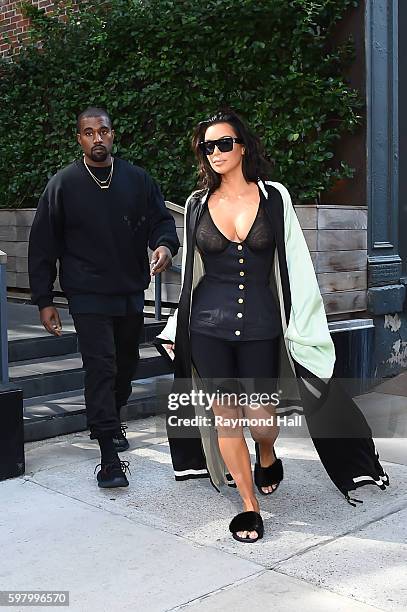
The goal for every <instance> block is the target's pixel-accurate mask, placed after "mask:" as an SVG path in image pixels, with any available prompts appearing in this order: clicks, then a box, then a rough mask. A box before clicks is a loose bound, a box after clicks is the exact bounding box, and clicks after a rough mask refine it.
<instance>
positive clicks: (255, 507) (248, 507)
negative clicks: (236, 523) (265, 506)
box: [236, 498, 260, 540]
mask: <svg viewBox="0 0 407 612" xmlns="http://www.w3.org/2000/svg"><path fill="white" fill-rule="evenodd" d="M243 511H244V512H250V511H252V512H260V507H259V502H258V501H257V499H256V498H254V499H252V500H248V501H247V502H245V501H243ZM236 534H237V535H238V536H239V537H240V538H250V539H252V540H256V539H257V538H258V537H259V534H258V533H257V531H237V532H236Z"/></svg>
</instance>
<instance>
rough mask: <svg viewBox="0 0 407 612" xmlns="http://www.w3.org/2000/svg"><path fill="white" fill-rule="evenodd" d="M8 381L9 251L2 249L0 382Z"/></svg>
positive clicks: (0, 276)
mask: <svg viewBox="0 0 407 612" xmlns="http://www.w3.org/2000/svg"><path fill="white" fill-rule="evenodd" d="M8 382H9V378H8V336H7V253H4V252H3V251H0V383H1V384H2V385H4V384H7V383H8Z"/></svg>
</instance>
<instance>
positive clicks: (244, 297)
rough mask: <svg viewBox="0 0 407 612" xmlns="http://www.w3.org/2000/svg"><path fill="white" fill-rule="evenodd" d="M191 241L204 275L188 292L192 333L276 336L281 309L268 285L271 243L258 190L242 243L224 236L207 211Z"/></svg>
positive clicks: (231, 337)
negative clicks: (254, 207)
mask: <svg viewBox="0 0 407 612" xmlns="http://www.w3.org/2000/svg"><path fill="white" fill-rule="evenodd" d="M196 242H197V246H198V248H199V251H200V253H201V256H202V260H203V264H204V267H205V275H204V276H203V278H202V279H201V281H200V283H199V285H198V286H197V287H196V289H195V291H194V293H193V298H192V310H191V331H192V332H196V333H200V334H205V335H206V336H216V337H217V338H222V339H225V340H266V339H269V338H275V337H276V336H278V335H280V334H281V317H280V310H279V307H278V306H277V303H276V300H275V298H274V295H273V293H272V291H271V289H270V286H269V277H270V273H271V269H272V266H273V262H274V252H275V246H276V242H275V236H274V231H273V228H272V225H271V223H270V220H269V218H268V217H267V213H266V211H265V207H264V195H263V194H262V192H261V191H260V204H259V208H258V211H257V215H256V218H255V220H254V222H253V224H252V226H251V228H250V231H249V233H248V235H247V236H246V238H245V240H243V242H241V243H239V242H234V241H232V240H229V239H228V238H226V236H224V235H223V234H222V233H221V231H220V230H219V229H218V227H217V226H216V225H215V223H214V221H213V220H212V217H211V215H210V212H209V210H208V207H206V209H205V211H204V213H203V214H202V217H201V219H200V221H199V224H198V228H197V235H196Z"/></svg>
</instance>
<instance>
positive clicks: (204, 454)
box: [158, 112, 388, 542]
mask: <svg viewBox="0 0 407 612" xmlns="http://www.w3.org/2000/svg"><path fill="white" fill-rule="evenodd" d="M192 144H193V149H194V152H195V154H196V157H197V160H198V166H199V177H200V187H201V190H200V191H198V192H194V193H193V194H192V195H191V196H190V197H189V198H188V201H187V204H186V212H185V232H184V246H183V249H184V250H183V264H182V274H183V278H182V290H181V296H180V301H179V307H178V311H177V313H175V315H173V317H171V318H170V320H169V321H168V324H167V326H166V328H165V329H164V330H163V332H162V333H161V334H160V336H159V337H158V341H159V342H161V343H162V344H164V345H165V346H166V348H167V350H168V351H169V352H170V353H171V351H172V350H174V348H175V383H177V381H182V380H184V379H192V385H193V386H196V385H198V384H199V382H200V381H201V382H202V380H203V379H206V380H208V379H209V383H208V382H207V383H206V389H207V388H208V384H209V386H210V389H209V390H210V391H214V390H215V389H216V388H218V385H217V383H218V381H217V380H214V379H228V380H229V381H230V380H234V381H236V379H254V381H255V385H256V391H259V390H260V391H263V392H265V391H267V393H268V394H269V397H272V393H273V392H274V391H276V386H275V383H274V381H275V380H276V379H277V378H279V377H281V376H282V372H283V371H284V369H285V370H286V371H287V372H288V370H290V371H291V375H294V376H296V377H297V379H298V389H297V390H299V392H300V396H301V401H302V405H303V409H304V413H305V416H306V418H307V424H308V427H309V429H310V433H311V436H312V437H313V441H314V444H315V446H316V449H317V451H318V453H319V455H320V458H321V460H322V462H323V464H324V466H325V468H326V469H327V471H328V473H329V475H330V476H331V478H332V480H333V481H334V483H335V484H336V485H337V486H338V488H339V489H340V490H341V492H342V493H344V495H345V497H346V499H347V500H348V501H349V503H352V505H355V504H354V503H353V502H354V501H358V500H352V499H351V498H350V497H349V491H350V490H352V489H355V488H356V487H358V486H361V485H362V484H367V483H369V482H370V483H375V484H377V485H378V486H380V487H381V488H382V489H384V488H385V487H386V486H387V484H388V477H387V475H386V474H385V472H384V471H383V468H382V467H381V465H380V463H379V461H378V455H377V453H376V450H375V448H374V444H373V441H372V439H371V431H370V428H369V426H368V425H367V423H366V421H365V419H364V417H363V415H362V414H361V413H360V411H359V410H358V408H357V406H356V404H354V402H353V401H352V400H351V398H349V397H348V396H346V395H345V394H344V393H343V390H342V389H341V388H340V387H338V385H337V384H335V383H334V379H331V377H332V374H333V368H334V363H335V351H334V346H333V343H332V339H331V336H330V334H329V330H328V324H327V320H326V315H325V311H324V306H323V302H322V298H321V295H320V291H319V287H318V283H317V280H316V276H315V272H314V269H313V265H312V261H311V258H310V254H309V251H308V248H307V246H306V243H305V240H304V236H303V234H302V231H301V228H300V226H299V223H298V220H297V217H296V215H295V212H294V209H293V207H292V204H291V199H290V196H289V194H288V191H287V190H286V188H285V187H284V186H283V185H281V184H279V183H273V182H270V181H268V180H267V179H268V177H269V176H270V168H269V166H268V164H267V162H266V160H265V158H264V156H263V153H262V147H261V145H260V142H259V140H258V139H257V138H256V137H255V136H254V135H253V134H252V133H251V132H250V131H249V130H248V128H247V127H246V126H245V124H244V123H243V121H242V120H241V119H240V118H239V117H238V116H237V115H236V114H235V113H233V112H220V113H218V114H217V115H215V116H214V117H212V118H211V119H209V120H208V121H204V122H201V123H200V124H199V125H198V126H197V128H196V130H195V133H194V136H193V142H192ZM274 296H276V297H274ZM281 338H284V341H281V342H280V339H281ZM174 340H175V344H174ZM280 348H281V351H280ZM287 366H288V369H287ZM284 380H286V378H284ZM262 381H263V382H262ZM282 381H283V378H280V382H281V383H282ZM214 383H215V384H214ZM259 385H260V387H259ZM281 386H283V384H280V385H279V388H280V387H281ZM223 388H225V389H226V390H227V391H228V390H229V391H230V387H229V386H228V384H226V387H223ZM223 388H222V386H221V389H222V390H223ZM239 388H241V387H239ZM233 391H236V384H235V386H234V387H233ZM235 397H237V395H236V396H235ZM285 397H287V396H286V394H285ZM284 410H286V412H289V411H290V410H291V412H292V408H290V406H289V405H288V406H286V407H285V408H284V407H283V406H280V407H279V414H281V413H283V412H284ZM212 411H213V414H214V416H215V420H216V422H217V424H218V427H217V435H216V434H215V433H214V428H213V427H212V428H209V431H208V430H207V429H205V428H204V427H196V428H195V429H193V428H189V429H188V430H182V427H180V426H179V425H178V428H174V427H172V425H170V424H169V422H168V434H169V440H170V448H171V455H172V460H173V465H174V470H175V477H176V479H178V480H183V479H186V478H191V477H208V476H209V477H210V478H211V481H212V483H213V484H214V485H215V486H219V485H220V484H224V483H226V484H230V477H232V478H233V480H234V482H235V483H236V485H237V488H238V491H239V493H240V496H241V498H242V503H243V512H242V513H240V514H238V515H237V516H236V517H235V518H234V519H233V520H232V522H231V524H230V531H231V532H232V535H233V537H234V538H235V539H237V540H239V541H242V542H255V541H256V540H258V539H260V538H261V537H262V536H263V522H262V519H261V516H260V514H259V504H258V501H257V498H256V495H255V492H254V486H253V480H252V474H251V464H250V456H249V452H248V448H247V445H246V442H245V438H244V434H243V427H242V426H241V425H237V426H236V421H233V423H234V424H233V425H232V424H229V423H230V422H231V420H230V419H228V417H230V416H231V414H234V415H235V416H236V417H242V416H244V417H247V418H248V419H249V426H250V433H251V435H252V437H253V438H254V440H255V442H256V445H255V447H256V464H255V470H254V480H255V484H256V486H257V488H258V490H259V492H260V493H261V494H265V495H269V494H271V493H274V491H275V490H276V488H277V487H278V485H279V483H280V482H281V480H282V478H283V467H282V463H281V460H279V459H277V457H276V455H275V452H274V442H275V440H276V437H277V434H278V429H277V427H276V425H275V420H274V423H273V422H272V421H273V419H270V417H271V416H274V415H275V410H274V407H273V404H272V403H271V402H270V404H269V405H267V406H262V407H261V409H256V410H255V409H254V407H253V406H250V405H247V406H244V407H243V408H242V407H241V406H240V405H235V406H232V407H231V406H229V405H226V404H225V403H224V402H222V401H220V402H219V401H217V402H214V403H213V405H212ZM201 412H202V411H200V409H199V408H196V407H195V408H192V407H191V406H190V407H187V408H184V409H181V410H180V412H179V416H182V415H187V416H191V413H195V414H196V415H199V414H200V413H201ZM216 417H218V419H216ZM225 417H226V418H225ZM259 422H261V423H263V424H262V425H261V426H259V425H258V423H259ZM264 423H265V424H264ZM349 432H351V434H349Z"/></svg>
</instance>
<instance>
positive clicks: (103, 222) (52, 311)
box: [28, 107, 179, 488]
mask: <svg viewBox="0 0 407 612" xmlns="http://www.w3.org/2000/svg"><path fill="white" fill-rule="evenodd" d="M77 140H78V143H79V144H80V146H81V147H82V151H83V158H82V159H79V160H76V161H74V162H73V163H72V164H70V165H69V166H67V167H65V168H63V169H62V170H60V171H59V172H58V173H57V174H56V175H55V176H53V177H52V178H51V180H50V181H49V183H48V185H47V186H46V188H45V191H44V193H43V194H42V196H41V199H40V201H39V204H38V208H37V212H36V215H35V218H34V222H33V225H32V229H31V234H30V243H29V253H28V264H29V275H30V287H31V292H32V301H33V303H34V304H37V305H38V308H39V310H40V319H41V322H42V324H43V325H44V327H45V328H46V330H47V331H48V332H49V333H51V334H54V335H55V336H60V335H61V333H62V325H61V320H60V317H59V314H58V311H57V309H56V308H55V307H54V306H53V285H54V281H55V278H56V273H57V269H56V263H57V261H59V278H60V283H61V287H62V289H63V291H64V293H65V295H66V297H67V299H68V304H69V310H70V313H71V315H72V318H73V321H74V324H75V329H76V332H77V336H78V340H79V348H80V351H81V354H82V361H83V366H84V369H85V403H86V413H87V422H88V426H89V429H90V437H91V438H93V439H94V438H97V440H98V442H99V445H100V450H101V464H100V465H101V469H100V471H99V472H98V474H97V481H98V485H99V486H100V487H103V488H107V487H124V486H128V484H129V483H128V480H127V477H126V470H127V469H128V462H123V461H122V462H121V461H120V459H119V456H118V454H117V452H118V451H121V450H126V449H127V448H128V446H129V444H128V441H127V439H126V437H125V432H124V429H123V427H121V422H120V408H121V407H122V406H124V405H125V404H126V403H127V400H128V398H129V396H130V393H131V379H132V376H133V374H134V370H135V366H136V364H137V361H138V358H139V339H140V334H141V331H142V325H143V306H144V293H143V292H144V290H145V289H146V288H147V287H148V285H149V282H150V275H153V276H154V275H156V274H159V273H160V272H162V271H164V270H165V269H167V268H168V267H169V266H170V265H171V261H172V256H174V255H176V253H177V251H178V248H179V241H178V238H177V234H176V230H175V223H174V220H173V218H172V216H171V215H170V213H169V212H168V211H167V209H166V207H165V203H164V199H163V196H162V195H161V193H160V190H159V188H158V186H157V185H156V183H155V182H154V181H153V180H152V179H151V178H150V176H149V175H148V174H147V173H146V172H145V171H144V170H143V169H142V168H139V167H138V166H134V165H132V164H130V163H128V162H126V161H124V160H122V159H118V158H113V156H112V155H111V151H112V146H113V140H114V130H113V129H112V123H111V120H110V117H109V115H108V113H107V112H106V111H105V110H104V109H102V108H95V107H90V108H87V109H86V110H85V111H84V112H82V113H81V114H80V115H79V117H78V122H77ZM147 245H148V246H149V247H150V248H151V249H152V250H153V254H152V258H151V270H150V269H149V262H148V256H147Z"/></svg>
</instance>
